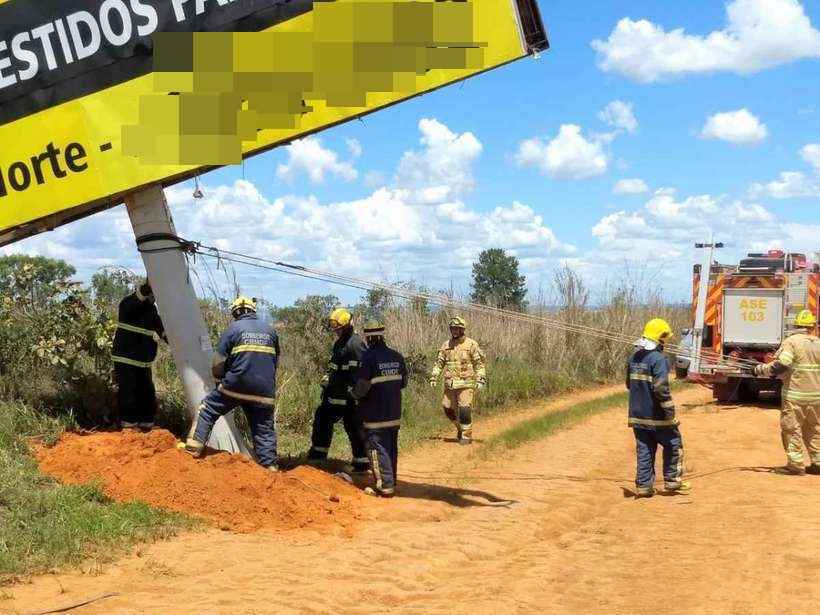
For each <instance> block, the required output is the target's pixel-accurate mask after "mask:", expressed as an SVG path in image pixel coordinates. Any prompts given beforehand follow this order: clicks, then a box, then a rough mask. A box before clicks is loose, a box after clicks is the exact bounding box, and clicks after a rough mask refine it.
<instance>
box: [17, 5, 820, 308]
mask: <svg viewBox="0 0 820 615" xmlns="http://www.w3.org/2000/svg"><path fill="white" fill-rule="evenodd" d="M540 6H541V11H542V15H543V18H544V21H545V23H546V25H547V27H548V30H549V32H550V40H551V44H552V48H551V49H550V51H548V52H547V53H545V54H543V55H542V56H541V57H540V58H538V59H537V60H536V59H525V60H522V61H519V62H517V63H514V64H513V65H510V66H507V67H504V68H501V69H499V70H496V71H492V72H490V73H488V74H485V75H481V76H479V77H476V78H474V79H471V80H469V81H468V82H466V83H464V84H463V85H459V84H456V85H454V86H450V87H448V88H445V89H443V90H440V91H437V92H434V93H431V94H428V95H426V96H423V97H420V98H417V99H414V100H412V101H409V102H407V103H404V104H402V105H398V106H395V107H392V108H390V109H387V110H384V111H380V112H377V113H375V114H373V115H370V116H368V117H366V118H365V119H364V120H363V121H362V122H358V121H356V122H352V123H348V124H346V125H342V126H339V127H336V128H334V129H331V130H328V131H326V132H324V133H322V134H320V135H319V136H318V141H317V140H316V139H313V140H312V141H311V142H309V143H302V144H300V145H299V146H294V147H292V148H281V149H279V150H275V151H273V152H269V153H266V154H263V155H260V156H257V157H254V158H253V159H251V160H249V161H247V162H246V163H245V165H244V168H242V167H228V168H225V169H222V170H219V171H216V172H213V173H211V174H209V175H206V176H204V177H203V178H202V182H203V184H204V187H205V192H206V198H205V199H203V201H199V202H193V201H192V199H191V198H190V192H191V190H192V185H191V184H183V185H181V186H178V187H176V188H174V189H171V190H169V191H168V198H169V203H170V204H171V208H172V211H173V212H174V215H175V218H176V221H177V226H178V231H179V232H180V234H182V235H184V236H189V237H192V238H195V239H201V240H202V241H203V242H206V243H220V245H222V246H223V247H231V248H233V249H239V250H241V251H247V252H253V253H259V254H262V255H265V256H267V257H277V258H282V259H283V260H289V261H293V262H297V263H303V264H310V265H313V266H317V267H320V268H336V269H339V270H342V271H344V272H346V273H350V274H351V275H356V276H360V277H368V278H381V279H388V280H408V279H412V280H415V281H416V282H417V283H420V284H425V285H428V286H430V287H433V288H442V287H446V286H450V285H452V286H454V287H455V288H457V289H460V290H466V289H467V287H468V285H469V271H470V268H469V265H470V263H471V262H472V259H474V258H475V255H476V254H477V253H478V251H480V249H483V248H489V247H502V248H505V249H508V250H509V251H510V252H511V253H513V254H516V255H517V256H519V258H521V262H522V267H523V270H524V273H525V274H526V275H527V278H528V281H529V284H530V288H531V289H532V290H534V289H535V288H536V287H537V286H538V285H539V284H543V285H546V284H548V283H549V280H550V278H551V275H552V271H553V270H554V268H555V267H558V266H561V265H563V264H569V265H571V266H573V267H575V268H577V269H578V270H579V271H580V272H581V273H582V274H583V275H585V276H586V277H587V279H588V280H589V282H590V284H591V285H593V286H596V285H600V284H601V283H602V280H605V279H612V278H615V277H617V276H618V275H619V271H620V270H621V269H622V268H623V267H624V264H625V263H629V262H633V261H634V262H635V263H638V264H641V265H642V266H646V265H647V264H648V266H649V267H650V268H652V269H653V271H657V272H659V274H658V275H657V276H656V283H657V284H659V285H660V286H661V287H662V288H663V290H664V292H665V293H666V295H667V296H668V297H669V298H670V299H683V298H685V297H687V296H688V292H689V290H688V288H689V283H690V282H689V277H690V272H691V265H692V261H693V258H695V257H696V253H695V251H694V250H693V249H692V247H691V245H692V244H693V243H694V242H695V241H699V240H702V239H704V236H705V235H706V234H708V233H709V232H712V231H713V232H715V233H716V236H717V238H718V239H720V240H722V241H725V242H727V243H728V244H729V246H730V247H729V249H727V250H726V253H725V254H724V255H723V260H728V261H732V260H734V259H736V258H737V257H738V255H740V254H741V253H742V252H745V251H748V250H752V249H754V250H758V249H765V248H770V247H779V246H783V247H785V248H786V249H794V250H801V251H810V250H812V249H814V250H820V220H819V219H818V218H819V216H818V213H820V207H819V206H818V203H819V202H820V145H817V144H820V62H818V59H820V4H818V3H809V2H802V3H801V2H798V1H797V0H733V1H732V2H727V3H723V2H716V1H705V0H693V1H691V2H686V3H672V2H661V1H655V2H646V1H642V2H637V1H632V2H627V1H612V0H608V1H606V2H603V1H598V2H594V3H592V4H588V5H587V6H585V8H584V9H579V8H578V3H576V2H569V1H565V0H554V1H553V0H550V1H547V0H542V1H541V2H540ZM679 29H682V32H679V31H678V30H679ZM593 41H599V42H598V43H595V45H594V46H593ZM613 103H615V106H612V104H613ZM607 108H609V109H610V114H609V121H608V122H607V121H605V119H603V118H602V113H603V112H604V110H605V109H607ZM710 118H711V119H710ZM352 140H355V143H352ZM813 146H817V147H813ZM358 150H360V152H359V151H358ZM442 161H446V164H444V165H443V164H442ZM311 165H312V168H313V169H314V172H316V169H319V170H321V171H322V173H321V177H319V176H314V177H310V176H309V174H308V172H307V169H308V168H310V167H311ZM443 167H446V168H443ZM784 173H786V174H787V175H782V174H784ZM620 180H641V182H642V183H641V182H636V181H632V182H629V183H627V184H623V185H622V186H621V188H622V190H621V192H623V191H624V190H627V191H631V192H639V193H633V194H615V193H614V188H615V186H616V183H617V182H619V181H620ZM433 189H437V192H436V190H433ZM639 189H640V190H639ZM425 190H427V192H425ZM431 190H432V192H431ZM101 229H105V230H103V231H102V232H101ZM226 229H228V230H226ZM129 233H130V229H129V228H128V226H127V222H126V220H125V216H124V212H123V211H122V207H120V208H118V209H117V210H113V211H112V212H110V213H106V214H103V215H102V216H96V217H94V218H91V219H88V220H85V221H81V222H78V223H75V224H74V225H71V226H69V227H66V228H64V229H62V230H59V231H57V232H55V233H51V234H49V235H48V236H41V237H36V238H33V239H31V240H27V241H25V242H22V243H21V244H18V245H17V246H14V248H15V249H23V250H25V251H28V252H37V253H43V254H47V255H50V256H59V257H63V258H66V259H67V260H69V261H70V262H72V263H73V264H75V266H77V268H78V269H79V271H80V274H81V276H84V277H87V276H88V275H90V272H93V271H94V270H95V269H97V268H98V267H100V266H103V265H115V264H122V265H124V266H128V267H130V268H132V269H135V270H139V269H140V265H139V260H138V258H137V257H136V253H135V251H134V249H133V247H132V246H133V243H132V237H131V236H130V235H129ZM103 236H104V238H103V239H100V237H103ZM6 251H9V250H8V249H7V250H6ZM237 273H238V274H239V278H240V282H241V283H242V284H243V287H244V288H243V290H245V291H246V292H251V293H254V294H257V295H260V296H262V295H264V296H266V297H268V298H270V299H271V300H272V301H274V302H276V303H279V304H283V303H288V302H290V301H292V300H293V299H295V298H296V297H298V296H300V295H301V294H304V293H307V292H310V293H324V292H328V291H329V292H334V293H336V294H339V295H341V296H343V297H344V298H346V299H347V298H351V297H349V293H346V292H344V291H342V290H338V289H326V288H322V287H319V286H317V285H315V284H303V283H297V282H295V281H293V280H282V279H279V278H276V277H272V276H273V274H271V275H260V274H259V273H258V272H253V271H245V270H238V271H237Z"/></svg>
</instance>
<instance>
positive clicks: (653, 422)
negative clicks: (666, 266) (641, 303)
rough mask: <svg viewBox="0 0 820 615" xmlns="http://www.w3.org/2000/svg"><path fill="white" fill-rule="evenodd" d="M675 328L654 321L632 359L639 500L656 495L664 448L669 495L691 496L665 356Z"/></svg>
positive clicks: (631, 410) (630, 375) (631, 412)
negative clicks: (658, 457) (657, 456)
mask: <svg viewBox="0 0 820 615" xmlns="http://www.w3.org/2000/svg"><path fill="white" fill-rule="evenodd" d="M671 337H672V328H671V327H670V326H669V323H667V322H666V321H665V320H662V319H660V318H655V319H653V320H650V321H649V322H648V323H647V324H646V327H645V328H644V331H643V336H642V337H641V339H639V340H638V341H637V342H635V352H634V353H633V354H632V356H631V357H630V358H629V364H628V367H627V375H626V388H627V389H629V426H630V427H631V428H632V430H633V431H634V433H635V449H636V453H637V458H638V464H637V465H638V470H637V476H636V478H635V486H636V488H637V492H636V493H637V496H638V497H652V496H653V495H655V452H656V451H657V448H658V445H660V446H661V447H663V479H664V486H665V488H666V491H667V492H668V493H689V492H690V491H691V485H690V484H689V483H688V482H686V481H684V480H682V478H683V439H682V437H681V433H680V429H679V428H678V419H677V418H676V417H675V404H674V402H673V401H672V393H671V391H670V389H669V363H668V361H667V360H666V356H664V354H663V346H664V343H665V342H666V341H667V340H669V339H671Z"/></svg>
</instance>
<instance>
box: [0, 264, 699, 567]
mask: <svg viewBox="0 0 820 615" xmlns="http://www.w3.org/2000/svg"><path fill="white" fill-rule="evenodd" d="M74 273H75V272H74V269H73V268H72V267H71V266H70V265H69V264H67V263H64V262H62V261H54V260H50V259H45V258H41V257H38V258H31V257H25V256H6V257H1V258H0V297H1V298H0V357H1V358H2V359H1V360H0V477H2V484H0V576H2V575H8V574H20V573H23V572H25V571H34V570H44V569H47V568H49V567H52V566H55V565H59V564H60V563H66V562H76V561H78V560H80V559H82V558H83V557H85V556H87V555H88V554H89V553H92V552H95V553H99V552H103V551H105V550H106V549H107V548H108V546H109V545H112V544H115V543H116V544H127V543H129V541H134V540H141V539H145V538H149V537H161V536H166V535H169V534H170V533H172V532H174V531H176V530H178V529H179V528H183V527H186V526H187V524H188V523H190V522H189V521H188V520H185V519H184V518H182V517H180V516H177V515H169V514H166V513H163V512H159V511H156V510H151V509H150V508H148V507H147V506H144V505H142V504H126V505H122V504H116V503H112V502H110V501H108V500H107V499H106V498H105V497H104V496H103V495H102V494H101V492H100V490H99V489H98V488H97V487H95V486H84V487H62V486H59V485H57V484H55V483H54V481H52V480H50V479H48V478H45V477H43V476H42V475H40V474H39V473H38V471H37V468H36V464H35V462H34V461H33V459H32V458H31V457H30V456H29V455H28V453H27V450H26V447H27V443H28V442H29V439H30V438H32V437H38V438H41V439H44V441H46V442H49V441H53V440H54V439H56V437H57V435H58V434H59V433H60V431H61V430H62V429H65V428H69V429H74V428H106V427H110V426H112V425H113V424H114V423H115V422H116V413H115V404H114V387H113V380H112V364H111V359H110V349H111V342H112V338H113V333H114V330H115V327H116V312H117V305H118V302H119V300H120V299H121V298H122V297H123V296H125V295H126V294H128V293H129V292H130V291H131V289H132V288H133V286H134V284H135V283H136V282H138V280H137V279H136V278H135V276H134V275H133V274H132V273H130V272H128V271H126V270H122V269H105V270H101V271H99V272H98V273H97V274H96V275H95V276H94V277H93V279H92V280H91V283H90V284H88V285H85V284H79V283H76V282H73V281H72V276H74ZM473 273H474V276H473V277H474V287H473V293H472V297H473V299H477V298H478V299H481V300H482V301H486V302H488V303H493V304H496V305H499V304H500V305H504V306H505V307H507V308H508V309H518V310H527V311H528V312H530V313H535V314H539V313H540V314H543V315H548V316H549V317H550V318H554V319H558V320H562V321H565V322H569V323H575V324H584V325H589V326H594V327H595V328H598V329H605V330H612V331H616V332H626V333H629V334H634V335H635V336H637V335H639V333H640V330H641V327H642V326H643V324H644V322H645V321H646V320H647V319H649V318H651V317H657V316H660V317H664V318H667V319H668V320H670V322H672V324H673V327H674V328H675V329H676V330H680V328H681V327H683V326H685V324H686V319H687V318H688V309H685V308H683V307H682V306H669V305H666V304H665V303H664V302H663V301H662V296H661V294H660V292H648V291H645V290H643V289H646V288H653V285H652V284H649V283H646V281H640V280H635V279H627V280H625V281H623V282H619V283H613V284H612V285H611V287H610V288H609V290H607V291H603V292H601V291H599V292H598V293H597V294H594V295H593V294H592V293H591V292H590V290H589V289H588V288H586V287H585V285H584V283H583V282H582V280H581V278H580V277H579V276H578V275H577V274H576V273H574V272H573V271H572V270H569V269H563V270H559V271H557V272H556V273H555V275H554V284H553V288H552V289H550V290H549V291H548V292H546V293H545V295H544V296H543V297H542V298H541V300H540V301H539V302H538V303H539V305H530V306H527V305H526V304H525V303H524V296H526V290H525V287H524V279H523V277H521V276H519V275H518V271H517V261H516V260H515V259H514V258H513V257H507V256H506V255H504V254H503V252H501V251H492V250H491V251H488V254H485V255H483V259H482V258H479V260H478V261H477V263H476V267H474V272H473ZM505 284H506V285H509V286H508V287H507V288H505ZM237 290H240V289H237ZM328 290H330V289H328ZM505 297H506V299H503V298H505ZM231 299H232V297H220V296H218V294H217V293H215V292H210V293H209V296H208V297H206V298H203V299H202V300H201V308H202V312H203V314H204V316H205V321H206V323H207V326H208V328H209V331H210V334H211V336H212V338H213V339H214V340H215V339H216V337H217V336H218V334H219V332H220V331H221V330H222V329H223V328H224V327H225V326H226V324H227V323H228V321H229V316H228V314H227V305H228V304H229V303H230V300H231ZM340 304H341V302H340V301H339V299H338V298H337V297H335V296H333V295H329V294H327V295H311V296H307V297H304V298H302V299H300V300H298V301H296V302H295V303H294V304H293V305H290V306H286V307H282V306H273V305H263V306H262V309H261V310H260V311H261V312H263V313H264V316H265V317H267V318H270V319H271V321H272V322H274V323H276V327H277V329H278V330H279V333H280V336H281V342H282V349H283V362H282V366H281V370H280V373H279V391H278V427H279V431H280V453H281V454H283V455H285V456H298V455H299V454H301V453H303V452H304V451H305V450H306V449H307V447H308V445H309V435H310V428H311V423H312V419H313V412H314V410H315V408H316V405H317V404H318V401H319V395H320V387H319V381H320V379H321V376H322V373H323V372H324V369H325V366H326V364H327V357H328V351H329V348H330V345H331V344H332V341H333V334H332V332H331V331H329V330H328V328H327V325H326V317H327V314H328V313H329V312H330V311H331V309H332V308H334V307H337V306H338V305H340ZM349 307H351V308H352V309H353V312H354V318H355V319H356V321H357V322H358V323H359V324H362V323H363V322H364V321H366V320H367V319H370V318H380V319H382V320H384V322H385V324H386V326H387V329H388V335H387V337H388V343H389V344H390V345H392V346H394V347H395V348H397V349H398V350H400V351H401V352H402V353H403V354H404V355H405V356H406V357H407V360H408V365H409V368H410V371H411V379H410V385H409V388H408V390H407V392H406V394H405V397H404V418H403V424H402V430H401V438H402V445H403V446H404V447H407V446H410V445H412V444H414V443H415V442H418V441H420V440H424V439H426V438H429V437H431V436H433V435H435V434H437V433H441V432H442V430H448V429H449V423H448V422H447V420H446V419H445V417H444V415H443V413H442V412H441V409H440V405H439V404H440V398H441V391H440V390H433V389H431V388H430V387H429V385H428V384H427V379H428V374H429V371H430V368H431V366H432V361H433V359H434V357H435V353H436V351H437V349H438V347H439V346H440V345H441V343H442V342H444V341H445V340H446V339H447V337H448V335H449V334H448V330H447V322H448V320H449V318H450V317H451V316H452V314H451V313H450V312H449V311H448V310H441V309H433V308H432V307H431V306H429V305H427V304H426V303H425V302H424V301H421V300H418V301H409V302H408V301H396V300H395V299H393V298H392V297H391V296H390V295H388V294H386V293H383V292H376V291H370V292H368V293H366V294H365V295H364V296H362V297H361V299H360V301H359V302H358V303H357V304H356V305H353V306H349ZM461 315H462V316H464V317H465V318H466V319H467V321H468V331H467V334H468V335H469V336H471V337H473V338H475V339H476V340H477V341H478V342H479V344H480V345H481V346H482V348H483V349H484V351H485V353H486V355H487V364H488V377H489V386H488V388H487V389H486V390H485V391H484V392H483V393H482V394H481V396H480V397H479V401H478V405H477V417H478V425H479V430H480V421H481V418H480V417H481V416H482V415H486V414H489V413H492V412H497V411H499V410H500V409H503V408H505V407H509V406H510V405H511V404H514V403H518V402H525V401H527V400H531V399H537V398H544V397H548V396H551V395H554V394H556V393H560V392H565V391H568V390H571V389H578V388H585V387H590V386H594V385H596V384H602V383H607V382H612V381H614V380H620V379H621V378H622V374H623V369H624V364H625V360H626V355H627V352H628V351H629V348H627V347H625V346H623V345H619V344H617V343H614V342H611V341H607V340H600V339H595V338H591V337H587V336H582V335H579V334H576V333H567V332H564V331H557V330H554V329H550V328H547V327H544V326H541V325H534V324H530V323H522V322H515V321H512V320H509V319H502V318H499V317H496V316H492V315H488V314H484V313H482V314H478V313H475V314H471V313H467V314H461ZM154 380H155V383H156V385H157V392H158V397H159V401H160V411H159V416H158V417H157V422H158V424H159V425H160V426H161V427H164V428H166V429H169V430H170V431H172V432H174V433H175V434H177V435H178V436H182V435H183V434H184V433H185V432H186V431H187V427H188V418H187V414H186V410H185V401H184V395H183V391H182V387H181V384H180V382H179V379H178V377H177V374H176V370H175V368H174V365H173V362H172V360H171V357H170V353H169V352H168V349H167V348H165V347H162V348H161V350H160V355H159V357H158V360H157V362H156V363H155V366H154ZM597 407H598V406H595V408H597ZM595 408H592V407H591V408H590V409H589V412H594V411H595ZM579 412H580V410H579ZM576 415H577V413H576V414H573V417H576ZM581 415H583V412H581V414H578V415H577V416H578V417H580V416H581ZM565 418H566V417H565ZM545 420H546V419H545ZM554 420H558V419H550V421H554ZM567 420H569V419H567ZM572 420H575V418H573V419H572ZM240 423H241V421H240ZM547 423H549V425H552V423H551V422H549V421H547ZM547 423H545V424H544V425H541V424H538V425H535V426H532V427H528V428H526V429H525V430H526V433H523V434H520V435H515V434H512V435H509V436H508V438H511V439H512V440H510V441H513V440H516V439H522V438H523V439H528V438H530V437H540V435H545V434H546V433H548V432H549V431H550V430H551V429H553V427H549V426H548V425H547ZM559 426H560V423H559V424H556V428H557V427H559ZM522 429H523V428H522ZM347 446H348V445H347V442H346V438H345V436H344V433H343V432H342V431H341V427H340V428H339V431H338V432H337V437H335V438H334V449H333V451H332V453H334V454H335V455H337V456H338V457H341V458H346V457H347V456H348V455H349V451H347V450H346V449H347ZM33 519H36V521H32V520H33Z"/></svg>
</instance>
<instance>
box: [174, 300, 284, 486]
mask: <svg viewBox="0 0 820 615" xmlns="http://www.w3.org/2000/svg"><path fill="white" fill-rule="evenodd" d="M231 316H233V318H234V321H233V322H232V323H231V324H230V325H229V326H228V328H227V329H226V330H225V332H224V333H223V334H222V336H221V337H220V338H219V344H218V345H217V347H216V353H215V354H214V360H213V374H214V377H215V378H216V380H217V381H218V382H219V384H218V385H217V387H216V388H215V389H214V390H213V391H211V392H210V393H209V394H208V395H207V397H205V399H204V400H202V405H201V406H200V408H199V414H198V416H197V419H196V425H195V428H194V435H193V437H192V438H189V439H188V441H187V442H186V443H185V450H187V451H188V452H189V453H191V454H192V455H193V456H194V457H200V456H202V454H203V452H204V450H205V443H206V442H207V441H208V438H209V437H210V436H211V430H212V429H213V427H214V423H216V421H217V419H219V417H221V416H224V415H226V414H228V413H229V412H231V411H232V410H233V409H234V408H236V407H237V406H241V408H242V410H243V411H244V412H245V416H246V417H247V419H248V423H249V424H250V428H251V435H252V436H253V449H254V454H255V456H256V461H257V462H258V463H259V465H261V466H262V467H264V468H267V469H269V470H272V471H277V470H278V469H279V467H278V465H277V457H276V424H275V417H274V404H275V395H276V370H277V367H278V365H279V357H280V348H279V337H278V336H277V335H276V332H275V331H274V330H273V327H271V326H270V325H269V324H267V323H264V322H262V321H261V320H259V319H258V318H257V316H256V302H255V301H254V300H253V299H249V298H247V297H238V298H237V299H236V300H235V301H234V302H233V304H232V305H231ZM220 381H221V382H220Z"/></svg>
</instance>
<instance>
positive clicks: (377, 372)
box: [353, 323, 407, 497]
mask: <svg viewBox="0 0 820 615" xmlns="http://www.w3.org/2000/svg"><path fill="white" fill-rule="evenodd" d="M364 337H365V340H366V341H367V350H366V351H365V353H364V355H363V356H362V361H361V365H360V366H359V373H358V374H357V380H356V386H355V388H354V389H353V397H354V398H355V399H356V400H357V401H358V403H359V406H358V414H359V418H360V419H361V421H362V426H363V428H364V435H365V443H366V445H367V452H368V455H370V467H371V470H372V472H373V478H374V479H375V488H371V487H368V488H367V489H365V492H366V493H369V494H372V495H379V496H382V497H392V496H393V495H394V494H395V492H396V472H397V468H398V461H399V425H400V423H401V391H402V389H403V388H404V387H406V386H407V367H406V365H405V362H404V357H403V356H402V355H401V354H399V353H398V352H396V351H395V350H393V349H392V348H389V347H388V346H387V344H385V342H384V325H383V324H381V323H370V324H368V325H367V326H365V328H364Z"/></svg>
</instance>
